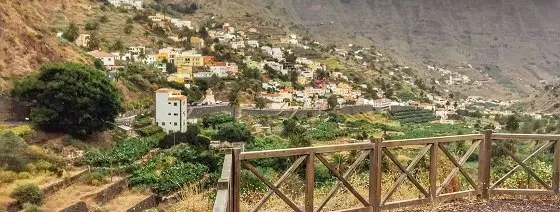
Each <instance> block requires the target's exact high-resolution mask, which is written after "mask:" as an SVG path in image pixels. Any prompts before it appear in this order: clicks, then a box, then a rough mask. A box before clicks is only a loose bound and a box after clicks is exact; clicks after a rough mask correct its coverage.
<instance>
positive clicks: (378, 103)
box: [371, 99, 391, 108]
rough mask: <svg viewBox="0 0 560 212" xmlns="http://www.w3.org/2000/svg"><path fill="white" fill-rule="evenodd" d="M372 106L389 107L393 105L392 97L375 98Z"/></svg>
mask: <svg viewBox="0 0 560 212" xmlns="http://www.w3.org/2000/svg"><path fill="white" fill-rule="evenodd" d="M371 103H372V106H373V107H374V108H385V107H389V106H391V100H390V99H376V100H373V102H371Z"/></svg>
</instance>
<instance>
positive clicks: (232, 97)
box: [228, 89, 241, 118]
mask: <svg viewBox="0 0 560 212" xmlns="http://www.w3.org/2000/svg"><path fill="white" fill-rule="evenodd" d="M228 101H229V106H230V107H233V117H234V118H237V116H238V110H239V105H240V104H241V100H240V99H239V90H237V89H233V90H231V91H230V92H229V93H228Z"/></svg>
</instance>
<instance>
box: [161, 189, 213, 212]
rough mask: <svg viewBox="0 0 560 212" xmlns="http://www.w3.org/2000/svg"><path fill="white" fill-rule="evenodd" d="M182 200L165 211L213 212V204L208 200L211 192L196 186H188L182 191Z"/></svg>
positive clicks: (164, 209)
mask: <svg viewBox="0 0 560 212" xmlns="http://www.w3.org/2000/svg"><path fill="white" fill-rule="evenodd" d="M179 195H180V199H181V201H179V202H178V203H177V204H173V205H170V206H168V207H164V208H162V209H163V211H168V212H180V211H193V212H194V211H211V210H212V207H213V202H211V201H210V200H209V198H208V196H209V195H210V191H204V190H201V189H199V188H198V187H196V186H188V187H185V188H183V190H182V191H181V193H180V194H179Z"/></svg>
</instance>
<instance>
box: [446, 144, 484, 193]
mask: <svg viewBox="0 0 560 212" xmlns="http://www.w3.org/2000/svg"><path fill="white" fill-rule="evenodd" d="M439 148H440V149H441V151H443V153H444V154H445V156H447V158H449V160H450V161H451V163H453V165H454V166H455V167H456V168H458V169H459V171H460V172H461V174H463V176H464V177H465V179H467V182H469V184H471V186H472V187H473V188H474V189H476V187H477V186H476V183H475V182H474V180H473V179H471V176H469V173H468V172H467V171H466V170H465V169H464V168H463V165H464V164H465V162H462V163H459V162H457V160H456V159H455V157H453V155H452V154H451V153H450V152H449V151H448V150H447V149H446V148H445V147H444V146H443V145H442V144H440V145H439ZM467 158H468V156H467Z"/></svg>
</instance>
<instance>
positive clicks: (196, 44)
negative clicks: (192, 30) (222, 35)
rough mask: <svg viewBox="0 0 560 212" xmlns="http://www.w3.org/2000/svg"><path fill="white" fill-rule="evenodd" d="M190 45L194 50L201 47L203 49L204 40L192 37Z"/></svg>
mask: <svg viewBox="0 0 560 212" xmlns="http://www.w3.org/2000/svg"><path fill="white" fill-rule="evenodd" d="M191 45H192V47H193V48H195V49H201V48H202V47H204V39H202V38H199V37H195V36H192V37H191Z"/></svg>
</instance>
